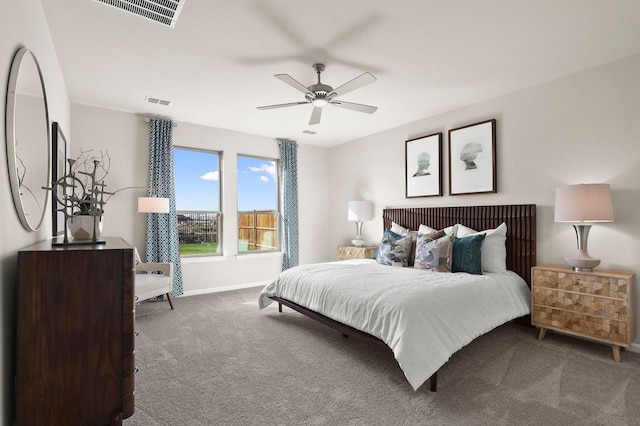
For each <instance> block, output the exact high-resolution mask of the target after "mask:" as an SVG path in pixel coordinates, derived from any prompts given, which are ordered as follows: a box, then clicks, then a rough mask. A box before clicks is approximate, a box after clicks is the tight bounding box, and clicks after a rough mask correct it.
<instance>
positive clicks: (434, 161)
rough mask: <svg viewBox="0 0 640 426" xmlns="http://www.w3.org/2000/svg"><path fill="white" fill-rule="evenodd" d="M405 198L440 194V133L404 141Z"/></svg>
mask: <svg viewBox="0 0 640 426" xmlns="http://www.w3.org/2000/svg"><path fill="white" fill-rule="evenodd" d="M404 147H405V149H404V152H405V163H404V165H405V167H404V169H405V198H417V197H437V196H442V133H434V134H431V135H428V136H421V137H418V138H414V139H409V140H407V141H405V145H404Z"/></svg>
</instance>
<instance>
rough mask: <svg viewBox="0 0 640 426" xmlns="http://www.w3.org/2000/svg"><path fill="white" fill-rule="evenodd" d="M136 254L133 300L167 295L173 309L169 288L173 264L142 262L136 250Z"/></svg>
mask: <svg viewBox="0 0 640 426" xmlns="http://www.w3.org/2000/svg"><path fill="white" fill-rule="evenodd" d="M135 254H136V277H135V301H136V303H137V302H142V301H143V300H147V299H151V298H152V297H157V296H162V295H165V294H166V295H167V300H168V301H169V306H171V309H173V301H172V300H171V289H172V288H173V264H172V263H142V262H141V261H140V256H139V255H138V250H135ZM150 271H153V272H160V274H149V273H148V272H150Z"/></svg>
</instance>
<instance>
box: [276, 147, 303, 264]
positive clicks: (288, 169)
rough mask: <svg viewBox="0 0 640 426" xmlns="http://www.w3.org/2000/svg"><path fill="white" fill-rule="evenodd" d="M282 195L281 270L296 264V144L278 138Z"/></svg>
mask: <svg viewBox="0 0 640 426" xmlns="http://www.w3.org/2000/svg"><path fill="white" fill-rule="evenodd" d="M278 146H279V147H280V163H279V164H280V170H279V172H280V193H281V195H282V208H281V211H282V251H283V253H284V257H283V259H282V270H285V269H289V268H292V267H294V266H297V265H298V144H297V143H296V142H295V141H290V140H287V139H278Z"/></svg>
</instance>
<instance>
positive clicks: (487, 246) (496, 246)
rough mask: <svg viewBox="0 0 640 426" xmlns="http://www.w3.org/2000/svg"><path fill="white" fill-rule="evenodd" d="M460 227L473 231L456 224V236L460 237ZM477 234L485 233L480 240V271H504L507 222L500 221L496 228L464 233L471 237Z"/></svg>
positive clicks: (505, 264)
mask: <svg viewBox="0 0 640 426" xmlns="http://www.w3.org/2000/svg"><path fill="white" fill-rule="evenodd" d="M460 227H462V228H466V229H467V230H471V231H473V230H472V229H471V228H467V227H466V226H463V225H460V224H459V225H458V233H457V235H458V238H460ZM478 234H485V237H484V241H482V248H481V250H482V271H483V272H498V273H501V272H505V271H506V270H507V246H506V241H507V224H506V223H504V222H502V223H501V224H500V226H498V227H497V228H496V229H486V230H484V231H480V232H475V231H474V232H472V233H470V234H466V235H464V236H465V237H471V236H474V235H478Z"/></svg>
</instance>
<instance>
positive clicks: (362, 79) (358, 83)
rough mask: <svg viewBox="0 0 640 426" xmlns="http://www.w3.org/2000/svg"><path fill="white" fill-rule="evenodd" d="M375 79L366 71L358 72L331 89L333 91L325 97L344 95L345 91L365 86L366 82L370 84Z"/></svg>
mask: <svg viewBox="0 0 640 426" xmlns="http://www.w3.org/2000/svg"><path fill="white" fill-rule="evenodd" d="M374 81H376V78H375V77H374V76H373V75H371V74H370V73H368V72H365V73H363V74H360V75H359V76H357V77H356V78H354V79H353V80H350V81H347V82H346V83H345V84H343V85H342V86H339V87H337V88H335V89H333V92H331V93H329V95H327V97H330V98H333V97H335V96H339V95H344V94H345V93H348V92H351V91H353V90H356V89H359V88H361V87H362V86H366V85H367V84H371V83H373V82H374Z"/></svg>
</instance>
